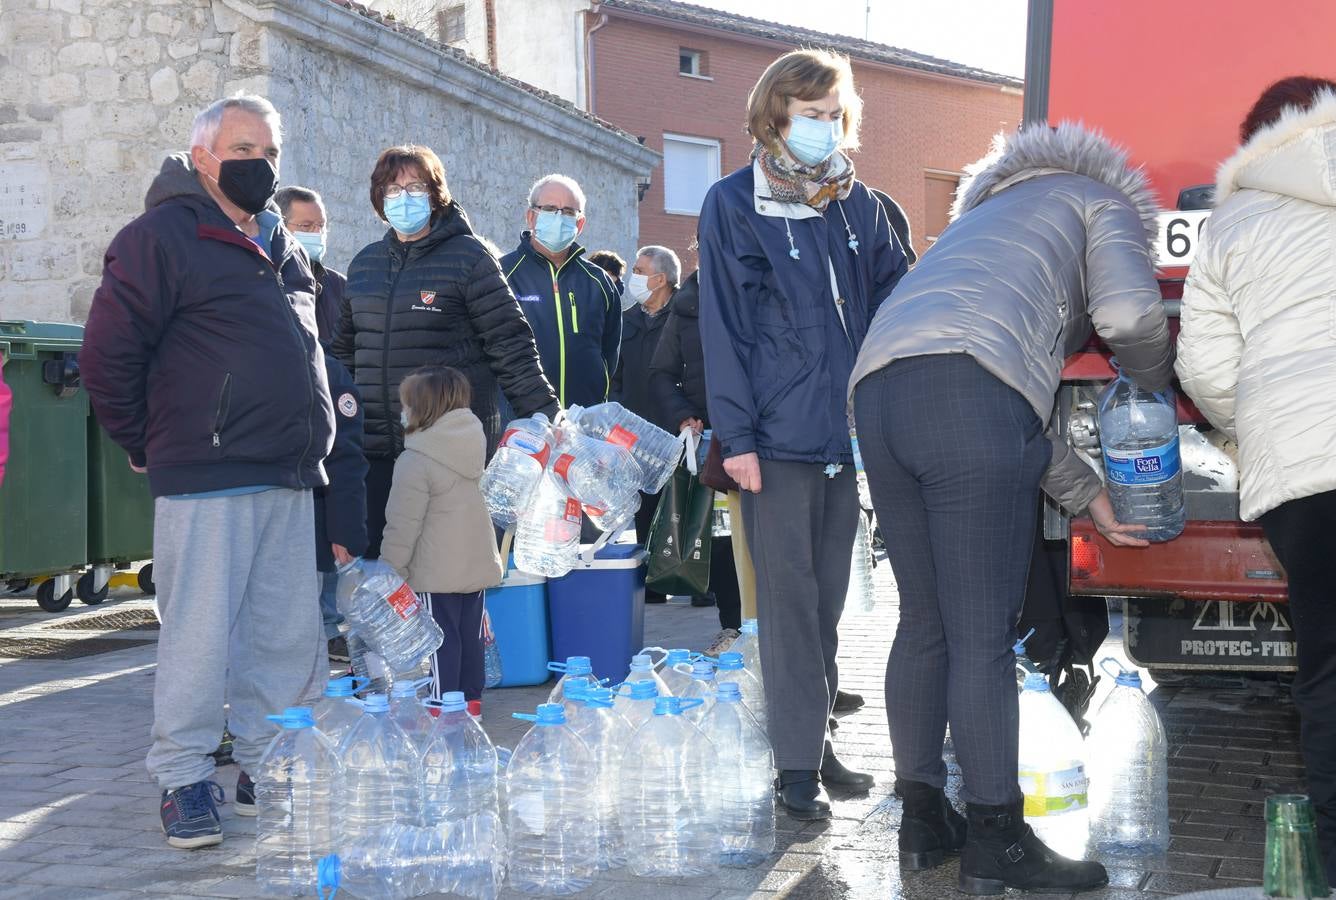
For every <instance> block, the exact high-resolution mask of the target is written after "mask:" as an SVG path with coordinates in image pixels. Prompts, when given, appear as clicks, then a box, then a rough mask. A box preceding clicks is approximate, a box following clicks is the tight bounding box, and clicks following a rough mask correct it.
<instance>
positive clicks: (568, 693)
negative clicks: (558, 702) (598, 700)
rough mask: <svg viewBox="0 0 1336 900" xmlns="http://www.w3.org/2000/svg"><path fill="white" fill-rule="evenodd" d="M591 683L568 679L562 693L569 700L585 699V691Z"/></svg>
mask: <svg viewBox="0 0 1336 900" xmlns="http://www.w3.org/2000/svg"><path fill="white" fill-rule="evenodd" d="M590 687H591V685H590V684H589V682H587V681H568V682H566V683H565V684H564V685H562V688H561V694H562V696H563V697H565V698H566V699H567V700H570V701H573V702H574V701H580V700H583V699H584V696H585V691H587V690H589V688H590Z"/></svg>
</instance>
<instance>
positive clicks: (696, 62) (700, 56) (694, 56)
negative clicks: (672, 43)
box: [677, 47, 705, 78]
mask: <svg viewBox="0 0 1336 900" xmlns="http://www.w3.org/2000/svg"><path fill="white" fill-rule="evenodd" d="M687 55H690V56H691V61H692V63H693V65H692V67H691V68H692V69H693V70H694V71H691V72H683V71H682V57H683V56H687ZM704 59H705V54H704V53H702V52H701V51H699V50H692V49H691V48H690V47H678V48H677V74H678V75H685V76H687V77H688V78H704V77H705V73H704V72H702V71H701V70H700V64H701V62H702V61H703V60H704Z"/></svg>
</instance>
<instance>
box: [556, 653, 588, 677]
mask: <svg viewBox="0 0 1336 900" xmlns="http://www.w3.org/2000/svg"><path fill="white" fill-rule="evenodd" d="M547 668H548V670H549V671H552V672H560V673H562V674H563V675H591V674H593V672H594V667H593V665H592V664H591V663H590V661H589V657H587V656H568V657H566V661H565V662H564V663H559V662H550V663H548V664H547Z"/></svg>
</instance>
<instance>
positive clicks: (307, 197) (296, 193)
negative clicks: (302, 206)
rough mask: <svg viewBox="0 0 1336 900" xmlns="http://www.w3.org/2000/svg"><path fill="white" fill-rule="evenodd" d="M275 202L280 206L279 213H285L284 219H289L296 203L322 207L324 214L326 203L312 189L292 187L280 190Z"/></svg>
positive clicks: (275, 196)
mask: <svg viewBox="0 0 1336 900" xmlns="http://www.w3.org/2000/svg"><path fill="white" fill-rule="evenodd" d="M274 202H275V203H277V204H278V209H279V212H281V213H283V218H285V219H286V218H287V217H288V211H289V210H291V209H292V204H294V203H314V204H315V205H316V206H318V207H320V209H321V211H322V212H323V211H324V209H325V201H324V200H323V199H321V197H320V194H319V193H317V192H316V191H313V190H311V189H310V188H304V187H298V186H297V185H295V184H294V185H292V186H291V187H285V188H280V189H279V191H278V193H277V194H274Z"/></svg>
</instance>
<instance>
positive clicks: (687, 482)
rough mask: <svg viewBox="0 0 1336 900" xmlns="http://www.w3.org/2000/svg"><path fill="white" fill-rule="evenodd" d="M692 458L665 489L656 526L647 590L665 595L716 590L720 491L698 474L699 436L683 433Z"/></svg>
mask: <svg viewBox="0 0 1336 900" xmlns="http://www.w3.org/2000/svg"><path fill="white" fill-rule="evenodd" d="M683 437H684V439H685V440H686V443H687V452H686V454H685V456H686V459H685V462H684V463H683V465H680V466H678V467H677V471H675V472H673V477H672V478H670V479H669V480H668V484H666V485H665V486H664V489H663V493H662V495H661V496H660V498H659V508H658V510H656V511H655V513H654V522H653V524H652V525H650V529H649V540H648V541H647V542H646V549H647V550H648V552H649V573H648V574H647V575H646V576H645V586H646V587H649V588H652V589H653V590H656V591H660V592H662V593H664V594H677V595H678V596H693V597H694V596H698V595H700V594H705V593H708V592H709V589H710V544H711V538H712V537H713V535H714V488H712V487H709V486H707V485H704V484H701V483H700V479H699V477H698V475H697V472H696V450H695V448H694V447H693V446H692V445H693V444H694V443H695V433H694V432H691V431H690V429H688V430H687V432H685V433H684V435H683Z"/></svg>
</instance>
